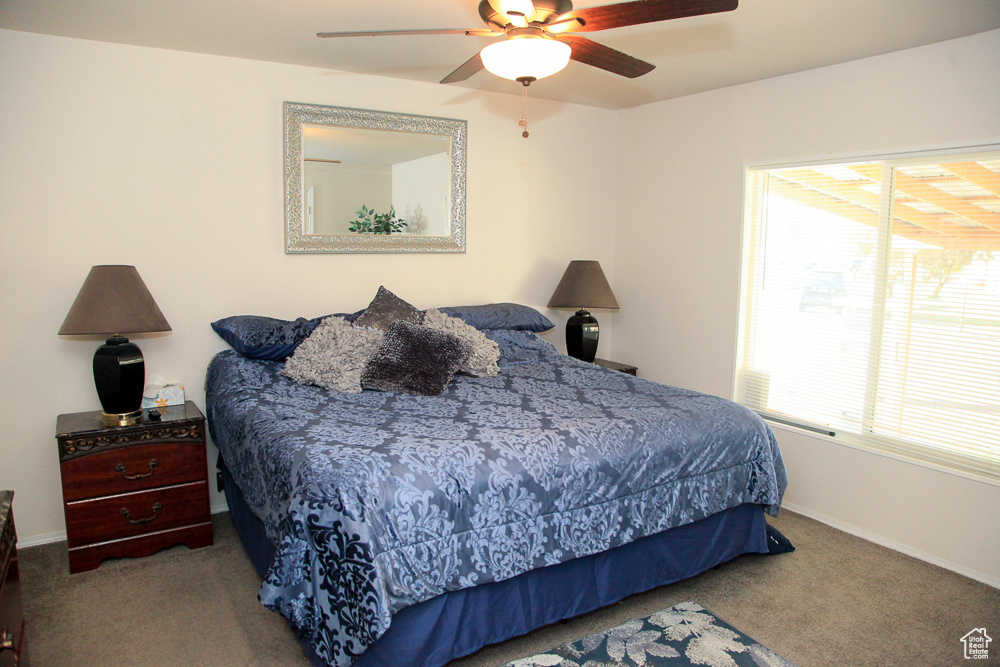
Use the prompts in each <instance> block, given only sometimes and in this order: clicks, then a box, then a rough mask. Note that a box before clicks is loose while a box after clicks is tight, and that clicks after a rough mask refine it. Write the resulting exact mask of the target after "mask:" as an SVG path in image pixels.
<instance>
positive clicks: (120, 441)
mask: <svg viewBox="0 0 1000 667" xmlns="http://www.w3.org/2000/svg"><path fill="white" fill-rule="evenodd" d="M159 412H160V415H161V416H160V419H159V420H153V419H150V417H149V411H148V410H143V411H142V421H141V422H140V423H138V424H133V425H131V426H111V427H109V426H105V425H104V423H103V421H102V420H101V411H100V410H95V411H93V412H77V413H72V414H65V415H59V418H58V420H57V421H56V441H57V443H58V444H59V467H60V471H61V473H62V488H63V507H64V509H65V512H66V542H67V546H68V547H69V571H70V572H71V573H76V572H83V571H85V570H92V569H94V568H96V567H97V566H98V565H100V564H101V561H102V560H103V559H105V558H109V557H122V556H131V557H135V558H138V557H141V556H148V555H150V554H153V553H155V552H157V551H159V550H160V549H164V548H166V547H169V546H173V545H175V544H186V545H187V546H188V547H190V548H192V549H197V548H198V547H204V546H208V545H210V544H212V541H213V540H212V522H211V515H210V513H209V505H208V468H207V466H206V462H205V416H204V415H202V414H201V411H200V410H199V409H198V407H197V406H196V405H195V404H194V402H192V401H188V402H187V403H185V404H184V405H172V406H170V407H166V408H160V409H159Z"/></svg>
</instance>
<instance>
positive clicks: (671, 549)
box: [218, 457, 768, 667]
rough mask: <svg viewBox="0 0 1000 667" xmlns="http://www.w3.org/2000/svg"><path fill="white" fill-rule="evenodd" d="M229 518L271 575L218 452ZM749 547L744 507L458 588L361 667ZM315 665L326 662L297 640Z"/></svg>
mask: <svg viewBox="0 0 1000 667" xmlns="http://www.w3.org/2000/svg"><path fill="white" fill-rule="evenodd" d="M218 467H219V468H220V470H222V474H223V481H224V484H225V489H226V500H227V502H228V503H229V509H230V516H231V517H232V520H233V523H234V524H235V526H236V530H237V532H238V533H239V536H240V540H241V541H242V542H243V546H244V547H245V548H246V551H247V554H248V555H249V556H250V560H251V561H253V564H254V567H256V568H257V573H258V574H259V575H260V576H261V579H263V578H264V575H265V573H266V572H267V569H268V567H269V566H270V564H271V562H272V560H273V559H274V546H273V545H272V544H271V543H270V542H269V541H268V539H267V536H266V535H265V532H264V524H263V522H261V520H260V519H258V518H257V517H256V516H255V515H254V514H253V513H252V512H251V511H250V509H249V508H248V507H247V505H246V502H245V501H244V499H243V494H242V492H241V491H240V490H239V488H238V487H237V486H236V484H235V483H234V482H233V479H232V477H231V476H230V474H229V471H228V470H227V469H226V467H225V465H224V463H223V462H222V459H221V457H220V459H219V462H218ZM744 553H768V545H767V524H766V522H765V521H764V510H763V507H762V506H760V505H751V504H744V505H739V506H737V507H734V508H732V509H729V510H726V511H724V512H720V513H718V514H714V515H712V516H710V517H708V518H705V519H702V520H701V521H697V522H695V523H691V524H687V525H684V526H679V527H677V528H673V529H671V530H667V531H664V532H662V533H659V534H657V535H651V536H650V537H646V538H642V539H640V540H636V541H635V542H632V543H630V544H626V545H624V546H621V547H618V548H616V549H612V550H611V551H607V552H603V553H599V554H594V555H592V556H587V557H585V558H577V559H576V560H571V561H568V562H565V563H560V564H559V565H552V566H549V567H545V568H541V569H538V570H532V571H530V572H525V573H524V574H521V575H519V576H517V577H514V578H512V579H508V580H506V581H501V582H496V583H489V584H484V585H481V586H476V587H474V588H467V589H463V590H459V591H453V592H451V593H446V594H444V595H439V596H438V597H435V598H432V599H430V600H426V601H424V602H421V603H420V604H416V605H413V606H412V607H407V608H406V609H403V610H402V611H400V612H399V613H397V614H396V615H395V616H393V620H392V625H391V626H390V627H389V630H388V631H387V632H386V633H385V634H384V635H382V636H381V637H380V638H379V639H378V640H377V641H376V642H375V643H374V644H372V645H371V647H369V649H368V651H366V652H365V654H364V655H362V656H361V658H360V659H359V660H358V662H357V663H355V665H356V667H381V666H387V667H388V666H393V667H402V666H406V667H440V666H441V665H445V664H447V663H448V662H449V661H451V660H453V659H455V658H459V657H462V656H464V655H469V654H471V653H474V652H476V651H477V650H479V649H480V648H482V647H483V646H486V645H487V644H493V643H496V642H501V641H504V640H506V639H510V638H511V637H516V636H518V635H522V634H525V633H527V632H530V631H531V630H534V629H536V628H540V627H542V626H544V625H548V624H550V623H555V622H556V621H560V620H563V619H566V618H572V617H574V616H578V615H580V614H583V613H586V612H588V611H593V610H594V609H599V608H600V607H604V606H607V605H609V604H613V603H615V602H617V601H619V600H621V599H623V598H625V597H628V596H629V595H632V594H634V593H641V592H643V591H648V590H651V589H653V588H656V587H657V586H663V585H665V584H670V583H673V582H675V581H680V580H681V579H686V578H688V577H692V576H694V575H696V574H699V573H701V572H704V571H705V570H708V569H710V568H712V567H715V566H716V565H718V564H720V563H724V562H726V561H728V560H731V559H733V558H735V557H736V556H739V555H741V554H744ZM300 642H301V643H302V646H303V649H304V650H305V652H306V654H307V655H308V656H309V659H310V660H311V662H312V663H313V665H316V666H317V667H322V666H323V664H324V663H323V662H322V661H321V660H320V659H319V658H318V657H317V656H316V655H315V653H314V652H313V651H312V649H311V647H310V646H309V642H308V639H304V638H302V639H300Z"/></svg>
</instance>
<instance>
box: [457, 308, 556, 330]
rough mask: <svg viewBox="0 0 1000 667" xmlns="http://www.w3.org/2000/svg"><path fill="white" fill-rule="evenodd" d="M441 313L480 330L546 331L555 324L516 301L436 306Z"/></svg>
mask: <svg viewBox="0 0 1000 667" xmlns="http://www.w3.org/2000/svg"><path fill="white" fill-rule="evenodd" d="M438 310H440V311H441V312H442V313H444V314H446V315H450V316H452V317H457V318H459V319H460V320H463V321H464V322H465V323H466V324H469V325H471V326H474V327H476V328H477V329H480V330H489V329H513V330H515V331H536V332H538V331H548V330H549V329H551V328H552V327H554V326H555V325H554V324H552V322H551V320H549V318H547V317H545V316H544V315H542V314H541V313H540V312H538V311H537V310H535V309H534V308H531V307H530V306H522V305H520V304H517V303H488V304H485V305H482V306H450V307H448V308H438Z"/></svg>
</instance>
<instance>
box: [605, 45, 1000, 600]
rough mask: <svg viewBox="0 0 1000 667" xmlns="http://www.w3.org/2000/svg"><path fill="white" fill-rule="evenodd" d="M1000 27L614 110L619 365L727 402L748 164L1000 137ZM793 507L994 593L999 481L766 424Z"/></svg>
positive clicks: (999, 566)
mask: <svg viewBox="0 0 1000 667" xmlns="http://www.w3.org/2000/svg"><path fill="white" fill-rule="evenodd" d="M997 72H1000V31H993V32H989V33H984V34H981V35H976V36H973V37H968V38H964V39H959V40H954V41H949V42H943V43H940V44H936V45H931V46H927V47H922V48H918V49H912V50H908V51H903V52H898V53H894V54H889V55H885V56H879V57H876V58H871V59H866V60H861V61H857V62H853V63H847V64H843V65H837V66H833V67H827V68H823V69H817V70H812V71H808V72H803V73H799V74H794V75H789V76H783V77H779V78H775V79H769V80H766V81H760V82H756V83H751V84H746V85H741V86H735V87H731V88H727V89H723V90H718V91H713V92H709V93H704V94H700V95H693V96H690V97H686V98H682V99H677V100H671V101H666V102H661V103H656V104H650V105H647V106H643V107H639V108H635V109H631V110H626V111H623V112H621V114H620V123H619V127H618V129H619V133H618V136H619V140H620V146H619V149H618V154H617V162H618V165H619V169H618V190H617V197H616V199H617V202H618V204H617V213H616V225H615V243H616V248H615V266H616V267H617V270H616V273H615V286H614V289H615V293H616V294H617V295H618V300H619V302H620V304H621V307H622V309H621V312H620V314H619V315H618V321H617V322H616V326H617V330H616V335H617V339H616V347H615V350H616V352H615V354H616V358H617V359H619V360H621V361H627V362H631V363H635V364H637V365H638V366H639V368H640V372H641V373H642V374H643V375H644V376H646V377H649V378H651V379H654V380H658V381H662V382H666V383H669V384H675V385H680V386H685V387H689V388H692V389H697V390H701V391H706V392H709V393H713V394H719V395H722V396H731V395H732V377H733V373H734V357H735V350H736V339H737V325H738V321H737V320H738V312H737V311H738V307H739V284H740V241H741V222H742V220H741V217H742V193H743V167H744V165H745V164H754V163H769V162H780V161H786V160H805V159H812V158H826V157H831V156H857V155H870V154H873V153H881V152H894V151H911V150H917V149H923V148H933V147H943V146H949V145H955V146H958V145H964V144H979V143H989V142H998V141H1000V86H998V85H997ZM775 431H776V434H777V436H778V440H779V443H780V445H781V447H782V450H783V451H784V453H785V456H786V459H787V463H788V468H789V475H790V478H791V483H790V486H789V488H788V492H787V495H786V501H787V504H788V505H789V506H792V507H794V508H795V509H798V510H801V511H803V512H805V513H807V514H811V515H813V516H817V517H820V518H823V519H824V520H827V521H828V522H830V523H834V524H836V525H838V526H840V527H842V528H846V529H849V530H852V531H854V532H856V533H858V534H862V535H863V536H865V537H868V538H869V539H874V540H876V541H881V542H883V543H885V544H889V545H891V546H894V547H896V548H899V549H902V550H906V551H909V552H910V553H912V554H914V555H918V556H921V557H924V558H926V559H928V560H933V561H935V562H939V563H941V564H944V565H947V566H949V567H952V568H953V569H957V570H959V571H963V572H965V573H966V574H969V575H971V576H975V577H977V578H979V579H982V580H986V581H990V582H991V583H993V585H996V586H1000V486H997V485H991V484H985V483H982V482H978V481H973V480H970V479H966V478H962V477H957V476H954V475H951V474H948V473H944V472H940V471H937V470H934V469H930V468H926V467H921V466H918V465H914V464H913V463H909V462H904V461H900V460H897V459H891V458H886V457H884V456H880V455H876V454H873V453H870V452H868V451H861V450H857V449H851V448H848V447H845V446H844V445H842V444H839V443H837V442H836V441H833V440H830V439H823V438H819V437H813V436H810V435H805V434H803V433H801V432H796V431H793V430H790V429H784V428H776V429H775Z"/></svg>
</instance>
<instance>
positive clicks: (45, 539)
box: [17, 530, 66, 549]
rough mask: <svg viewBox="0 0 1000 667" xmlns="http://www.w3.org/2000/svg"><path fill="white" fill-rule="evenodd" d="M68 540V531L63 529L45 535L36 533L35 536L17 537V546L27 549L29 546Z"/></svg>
mask: <svg viewBox="0 0 1000 667" xmlns="http://www.w3.org/2000/svg"><path fill="white" fill-rule="evenodd" d="M65 541H66V531H65V530H61V531H59V532H58V533H45V534H43V535H34V536H33V537H23V538H22V537H21V536H20V535H18V537H17V546H18V547H19V548H21V549H27V548H28V547H37V546H41V545H43V544H52V543H53V542H65Z"/></svg>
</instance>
